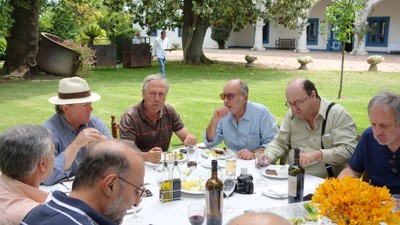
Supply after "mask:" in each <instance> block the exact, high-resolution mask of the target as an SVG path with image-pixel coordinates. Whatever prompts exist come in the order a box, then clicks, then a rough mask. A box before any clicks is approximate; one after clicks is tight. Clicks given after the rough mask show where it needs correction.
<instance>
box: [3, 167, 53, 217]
mask: <svg viewBox="0 0 400 225" xmlns="http://www.w3.org/2000/svg"><path fill="white" fill-rule="evenodd" d="M47 195H48V193H47V192H45V191H43V190H40V189H39V188H37V187H32V186H30V185H27V184H25V183H22V182H20V181H18V180H14V179H12V178H10V177H8V176H7V175H5V174H1V173H0V224H1V225H15V224H20V223H21V221H22V219H23V218H24V217H25V216H26V214H28V212H29V211H31V209H33V208H34V207H36V206H37V205H39V204H41V203H43V202H45V201H46V198H47Z"/></svg>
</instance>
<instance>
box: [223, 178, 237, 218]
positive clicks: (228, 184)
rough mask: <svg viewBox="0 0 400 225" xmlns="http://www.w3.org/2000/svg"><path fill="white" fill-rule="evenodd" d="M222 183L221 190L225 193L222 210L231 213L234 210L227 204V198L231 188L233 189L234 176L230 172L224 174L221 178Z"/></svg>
mask: <svg viewBox="0 0 400 225" xmlns="http://www.w3.org/2000/svg"><path fill="white" fill-rule="evenodd" d="M223 181H224V185H223V190H224V194H225V195H226V205H225V209H224V212H226V213H231V212H233V211H235V209H234V208H232V207H230V206H229V203H228V200H229V196H230V195H231V194H232V192H233V190H234V189H235V176H234V175H232V174H226V175H225V176H224V178H223Z"/></svg>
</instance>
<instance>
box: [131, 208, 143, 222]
mask: <svg viewBox="0 0 400 225" xmlns="http://www.w3.org/2000/svg"><path fill="white" fill-rule="evenodd" d="M132 209H133V216H132V218H131V219H130V220H129V222H131V223H138V222H140V221H142V220H143V217H141V216H139V215H138V214H137V210H138V208H137V206H136V204H134V205H133V206H132Z"/></svg>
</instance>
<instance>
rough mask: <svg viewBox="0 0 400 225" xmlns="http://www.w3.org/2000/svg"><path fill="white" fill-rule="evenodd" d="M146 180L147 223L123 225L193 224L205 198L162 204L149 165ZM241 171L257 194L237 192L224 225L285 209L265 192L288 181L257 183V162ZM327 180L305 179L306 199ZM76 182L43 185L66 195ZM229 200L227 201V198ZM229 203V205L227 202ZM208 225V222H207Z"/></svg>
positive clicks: (241, 163) (242, 164)
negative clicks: (248, 214) (192, 214)
mask: <svg viewBox="0 0 400 225" xmlns="http://www.w3.org/2000/svg"><path fill="white" fill-rule="evenodd" d="M199 160H201V161H203V160H205V158H203V157H201V156H199ZM180 167H181V168H182V170H183V171H184V170H185V167H186V164H182V165H180ZM145 168H146V172H145V181H147V182H148V184H147V185H146V187H147V189H149V190H150V191H151V192H152V193H153V196H152V197H149V198H143V201H142V202H141V204H140V206H139V207H140V210H139V211H138V213H137V214H138V215H140V216H141V217H142V218H143V220H142V221H140V222H138V223H132V222H129V219H130V218H131V217H132V216H133V214H127V215H126V216H125V218H124V221H123V223H122V224H123V225H128V224H130V225H132V224H135V225H149V224H152V225H165V224H189V220H188V218H187V207H188V205H190V204H193V203H200V204H205V199H204V195H192V194H185V193H182V200H180V201H173V202H167V203H161V202H160V200H159V188H160V184H159V177H160V175H159V172H157V171H156V170H154V168H153V167H152V166H150V165H147V164H146V165H145ZM240 168H247V169H248V173H250V174H252V175H253V178H254V192H255V193H254V194H250V195H246V194H238V193H234V194H233V196H231V197H230V198H229V205H230V206H231V207H233V208H234V210H235V211H234V212H232V213H223V224H226V223H228V221H229V220H230V219H232V218H233V217H235V216H237V215H240V214H242V213H244V211H245V210H257V209H260V208H267V207H271V206H282V205H286V204H288V200H287V198H284V199H277V198H271V197H267V196H265V195H263V194H262V191H261V190H263V189H265V188H266V187H267V186H275V187H276V186H281V187H282V189H285V190H287V179H274V178H267V177H264V179H265V180H266V183H265V184H260V183H257V182H256V181H255V180H257V179H258V178H259V172H258V171H257V169H256V167H255V165H254V160H239V159H238V160H237V162H236V171H237V175H239V174H240ZM196 170H203V171H204V172H208V171H210V170H211V169H209V168H205V167H203V166H202V165H200V163H199V165H198V166H197V169H196ZM196 172H197V173H202V171H196ZM323 181H324V180H323V179H321V178H319V177H315V176H311V175H306V176H305V183H304V196H306V195H307V194H310V193H314V190H315V188H316V187H317V186H318V184H320V183H322V182H323ZM71 184H72V182H64V184H57V185H53V186H47V187H46V186H41V188H42V189H44V190H47V191H53V190H61V191H64V192H69V191H70V188H71ZM224 201H225V199H224ZM224 204H225V203H224ZM204 224H205V223H204Z"/></svg>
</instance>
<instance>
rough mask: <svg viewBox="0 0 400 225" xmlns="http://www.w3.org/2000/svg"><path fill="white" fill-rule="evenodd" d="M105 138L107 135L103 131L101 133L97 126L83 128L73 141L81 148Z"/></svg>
mask: <svg viewBox="0 0 400 225" xmlns="http://www.w3.org/2000/svg"><path fill="white" fill-rule="evenodd" d="M104 139H107V137H106V136H104V135H103V134H102V133H100V131H98V130H96V129H95V128H91V127H90V128H86V129H83V130H81V131H80V132H79V134H78V136H76V138H75V140H74V141H73V142H74V144H75V145H76V146H77V147H78V149H79V148H82V147H84V146H87V145H89V144H91V143H93V142H96V141H99V140H104Z"/></svg>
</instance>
